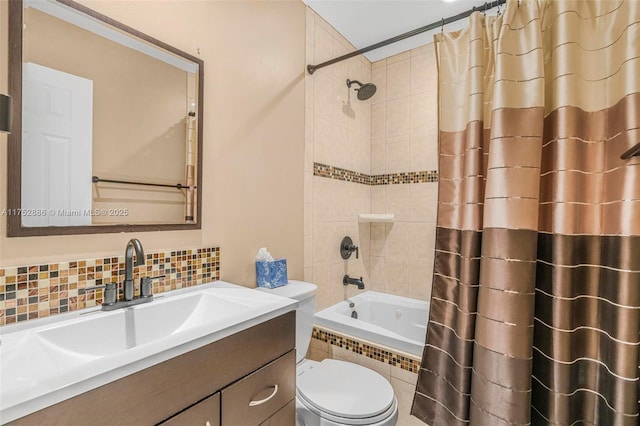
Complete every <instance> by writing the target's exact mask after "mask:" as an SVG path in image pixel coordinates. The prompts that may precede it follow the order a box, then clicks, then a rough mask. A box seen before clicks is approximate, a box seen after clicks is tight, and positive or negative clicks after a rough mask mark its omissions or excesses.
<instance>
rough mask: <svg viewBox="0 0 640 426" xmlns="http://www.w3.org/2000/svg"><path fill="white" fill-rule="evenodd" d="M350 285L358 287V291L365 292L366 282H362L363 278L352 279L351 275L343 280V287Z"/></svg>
mask: <svg viewBox="0 0 640 426" xmlns="http://www.w3.org/2000/svg"><path fill="white" fill-rule="evenodd" d="M349 284H353V285H356V286H358V290H364V281H362V277H360V278H351V277H350V276H349V275H345V276H344V277H343V278H342V285H344V286H347V285H349Z"/></svg>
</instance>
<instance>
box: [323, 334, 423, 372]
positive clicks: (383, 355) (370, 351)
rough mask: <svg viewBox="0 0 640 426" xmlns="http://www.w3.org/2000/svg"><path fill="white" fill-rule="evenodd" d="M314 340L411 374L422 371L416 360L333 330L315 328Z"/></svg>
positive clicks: (418, 361)
mask: <svg viewBox="0 0 640 426" xmlns="http://www.w3.org/2000/svg"><path fill="white" fill-rule="evenodd" d="M311 338H312V339H317V340H320V341H321V342H328V343H330V344H332V345H334V346H338V347H340V348H343V349H346V350H348V351H351V352H355V353H357V354H360V355H364V356H366V357H368V358H371V359H374V360H376V361H379V362H382V363H385V364H389V365H392V366H394V367H399V368H402V369H403V370H406V371H409V372H411V373H417V372H418V370H419V369H420V360H419V359H414V358H411V357H408V356H405V355H402V354H399V353H396V352H393V350H391V349H388V348H382V347H380V346H376V345H374V344H371V343H365V342H361V341H359V340H357V339H353V338H351V337H348V336H343V335H341V334H338V333H336V332H334V331H332V330H325V329H322V328H319V327H315V326H314V327H313V333H312V334H311Z"/></svg>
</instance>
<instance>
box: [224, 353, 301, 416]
mask: <svg viewBox="0 0 640 426" xmlns="http://www.w3.org/2000/svg"><path fill="white" fill-rule="evenodd" d="M295 395H296V354H295V351H291V352H289V353H287V354H286V355H283V356H282V357H280V358H278V359H277V360H275V361H273V362H271V363H269V364H267V365H265V366H264V367H262V368H261V369H259V370H257V371H255V372H254V373H251V374H250V375H248V376H247V377H245V378H244V379H242V380H240V381H238V382H236V383H234V384H233V385H231V386H229V387H227V388H225V389H223V390H222V424H223V425H226V426H256V425H259V424H260V423H262V422H263V421H265V420H266V419H268V418H269V417H270V416H271V415H272V414H274V413H275V412H276V411H278V410H279V409H280V408H282V407H283V406H285V405H286V404H287V403H288V402H289V401H291V400H292V399H294V398H295Z"/></svg>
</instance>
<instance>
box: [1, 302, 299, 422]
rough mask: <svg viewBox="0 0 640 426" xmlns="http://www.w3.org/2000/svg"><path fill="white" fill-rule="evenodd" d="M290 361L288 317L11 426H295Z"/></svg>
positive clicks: (292, 327) (292, 332) (290, 319)
mask: <svg viewBox="0 0 640 426" xmlns="http://www.w3.org/2000/svg"><path fill="white" fill-rule="evenodd" d="M212 315H215V313H212ZM295 362H296V359H295V312H294V311H292V312H288V313H286V314H283V315H281V316H279V317H276V318H273V319H271V320H268V321H265V322H263V323H261V324H258V325H255V326H253V327H250V328H248V329H246V330H244V331H241V332H238V333H236V334H233V335H231V336H228V337H226V338H224V339H221V340H219V341H217V342H213V343H210V344H208V345H205V346H203V347H201V348H198V349H195V350H193V351H190V352H187V353H185V354H182V355H179V356H177V357H175V358H171V359H169V360H167V361H164V362H161V363H159V364H156V365H154V366H152V367H149V368H146V369H144V370H141V371H138V372H136V373H133V374H131V375H129V376H126V377H123V378H121V379H118V380H115V381H113V382H111V383H108V384H106V385H104V386H101V387H98V388H96V389H93V390H90V391H88V392H85V393H83V394H80V395H78V396H75V397H73V398H71V399H68V400H65V401H62V402H59V403H57V404H55V405H52V406H50V407H47V408H44V409H42V410H40V411H36V412H35V413H32V414H29V415H27V416H25V417H22V418H20V419H18V420H15V421H14V422H11V423H10V424H11V425H35V424H37V425H52V426H54V425H55V426H59V425H65V426H74V425H77V426H86V425H88V424H90V425H92V426H114V425H132V426H141V425H163V426H197V425H202V426H243V425H246V426H259V425H270V426H275V425H277V426H294V425H295V390H296V384H295V380H296V375H295V370H296V365H295ZM276 385H277V390H276ZM207 422H209V424H208V423H207Z"/></svg>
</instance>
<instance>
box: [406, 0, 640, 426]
mask: <svg viewBox="0 0 640 426" xmlns="http://www.w3.org/2000/svg"><path fill="white" fill-rule="evenodd" d="M639 30H640V2H639V1H630V0H615V1H598V0H582V1H579V2H573V1H572V2H570V1H560V0H522V1H517V0H508V1H507V7H506V10H505V11H504V13H503V14H502V15H501V16H499V17H496V16H483V15H482V14H480V13H476V14H473V15H472V16H471V17H470V18H469V26H468V27H467V28H465V29H464V30H461V31H457V32H454V33H441V34H438V35H436V36H435V39H436V56H437V62H438V67H439V93H438V102H439V130H440V131H439V174H440V176H439V177H440V179H439V200H438V219H437V226H438V227H437V234H436V250H435V264H434V274H433V291H432V299H431V310H430V314H429V323H428V326H427V336H426V343H425V348H424V353H423V357H422V364H421V369H420V371H419V375H418V383H417V385H416V392H415V397H414V402H413V406H412V414H413V415H414V416H416V417H418V418H419V419H421V420H423V421H424V422H425V423H427V424H429V425H431V426H448V425H472V426H475V425H491V426H493V425H528V424H534V425H547V424H554V425H555V424H557V425H577V424H592V425H607V426H608V425H624V426H626V425H637V424H639V421H640V416H639V412H640V403H639V399H640V375H639V371H640V220H639V218H640V167H638V166H640V159H632V160H630V161H622V160H620V158H619V156H620V153H622V152H624V151H625V150H627V149H628V148H629V147H630V146H632V145H633V144H635V143H637V141H638V140H639V139H640V43H638V41H637V39H638V35H637V34H638V31H639Z"/></svg>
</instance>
